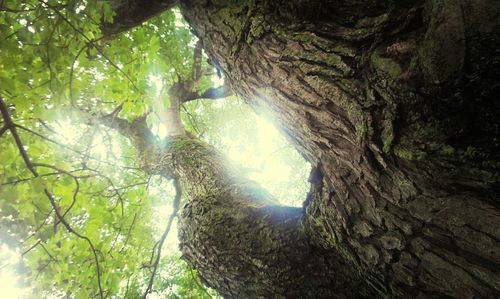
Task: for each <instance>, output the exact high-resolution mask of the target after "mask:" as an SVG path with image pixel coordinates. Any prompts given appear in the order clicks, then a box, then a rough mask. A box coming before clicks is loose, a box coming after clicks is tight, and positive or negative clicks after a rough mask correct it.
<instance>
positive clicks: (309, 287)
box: [176, 0, 500, 298]
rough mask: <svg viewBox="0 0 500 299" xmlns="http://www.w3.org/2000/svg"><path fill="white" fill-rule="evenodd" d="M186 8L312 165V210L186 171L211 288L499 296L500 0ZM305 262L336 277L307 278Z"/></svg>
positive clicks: (193, 4)
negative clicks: (296, 208)
mask: <svg viewBox="0 0 500 299" xmlns="http://www.w3.org/2000/svg"><path fill="white" fill-rule="evenodd" d="M181 9H182V12H183V14H184V16H185V17H186V19H187V20H188V22H189V24H190V25H191V26H192V28H193V30H194V31H195V32H196V34H197V35H198V36H199V38H200V39H201V41H202V43H203V45H204V48H205V50H206V51H207V53H208V55H209V56H210V57H211V59H212V61H214V62H215V63H216V64H217V65H218V67H219V68H220V69H221V70H222V71H223V72H224V73H225V75H226V76H227V77H228V79H229V80H230V81H231V85H232V86H233V88H234V89H235V91H236V92H237V93H238V94H240V95H241V96H242V97H243V98H244V99H245V100H246V101H247V102H248V103H250V104H251V105H253V106H254V107H256V108H257V109H260V111H264V112H265V113H269V114H271V115H272V116H273V117H275V118H276V119H277V120H278V122H279V123H280V125H281V127H282V128H283V130H284V131H285V132H286V133H288V135H289V137H290V139H291V140H292V141H293V142H294V144H295V145H296V146H297V148H298V149H299V151H300V152H301V153H302V154H303V155H304V156H305V157H307V158H308V160H309V161H310V162H311V163H312V164H313V165H315V169H314V170H313V173H312V175H311V180H312V183H313V184H312V190H311V193H310V195H309V196H308V198H307V200H306V202H305V205H304V207H305V208H304V211H303V213H304V214H303V216H302V217H301V216H299V215H300V212H297V211H293V210H290V211H289V212H288V213H285V212H283V211H285V210H286V209H284V208H277V207H275V206H274V205H273V204H272V203H268V202H265V203H259V202H258V201H257V203H253V202H254V201H253V200H252V201H250V200H248V199H249V198H253V197H252V196H250V195H248V196H243V198H240V197H239V196H238V195H237V194H236V193H235V192H232V191H231V190H232V187H230V188H229V189H224V188H215V189H214V190H212V189H211V188H212V187H214V186H218V185H219V183H218V181H217V180H222V181H223V182H226V183H227V182H230V178H229V177H224V178H223V179H221V178H218V177H217V176H215V175H211V176H202V175H197V174H196V173H190V171H189V170H187V169H190V168H189V167H187V166H182V165H188V164H182V163H181V164H178V165H177V166H176V171H177V172H178V173H182V174H184V175H185V177H186V178H188V177H189V179H185V180H184V183H183V185H184V188H186V190H187V193H188V195H189V197H190V203H189V204H188V205H187V206H186V207H185V209H184V212H183V216H182V221H181V229H180V230H181V233H180V236H181V240H182V241H181V242H182V245H181V249H182V251H183V253H184V254H185V256H186V258H187V259H188V260H189V261H191V262H192V263H193V264H194V266H195V267H196V268H197V269H199V271H200V274H201V275H202V277H203V278H204V279H205V280H206V282H207V283H208V284H209V285H210V286H212V287H214V288H216V289H217V290H218V291H220V292H221V293H222V294H223V295H225V296H226V297H233V298H242V297H243V298H244V297H248V298H253V297H288V298H294V297H302V298H330V297H332V296H333V295H332V294H338V296H339V297H342V296H346V297H356V296H358V295H360V296H361V295H364V296H375V295H374V294H376V295H377V296H378V297H400V298H447V297H452V298H498V297H499V296H500V250H499V248H500V229H499V227H500V211H499V207H500V204H499V201H498V194H499V187H498V186H499V184H498V177H499V172H498V169H499V165H500V163H499V162H500V159H499V155H500V141H499V139H498V137H497V136H500V132H499V131H500V123H499V122H500V117H499V115H500V113H499V111H500V109H499V101H498V100H497V99H496V98H495V95H497V94H499V92H500V90H499V89H500V88H499V83H498V79H497V78H498V77H499V70H500V65H499V64H500V60H499V59H498V49H499V48H500V3H498V1H492V0H463V1H458V0H457V1H453V0H441V1H438V0H436V1H416V2H411V3H410V2H408V1H403V2H399V1H398V3H397V4H396V3H389V4H386V3H383V2H379V1H352V2H351V1H326V2H325V1H305V0H304V1H277V2H276V1H250V0H249V1H206V0H189V1H181ZM185 146H188V147H189V146H194V147H196V145H191V143H188V144H187V145H185ZM179 154H180V155H188V152H185V151H182V153H179ZM202 156H203V155H202ZM208 156H210V155H207V157H208ZM185 160H186V161H187V162H185V163H200V164H197V165H196V168H192V169H204V167H205V164H204V163H208V164H210V163H211V162H207V160H204V159H201V160H198V159H194V158H193V159H189V158H187V159H185ZM183 161H184V159H183ZM189 161H190V162H189ZM183 163H184V162H183ZM210 165H211V166H210V167H209V168H212V166H213V170H215V172H214V174H215V173H217V172H218V171H217V170H218V169H222V168H221V167H222V166H220V165H219V164H217V165H215V164H214V165H212V164H210ZM181 177H182V176H181ZM206 180H214V182H213V185H210V184H209V185H208V186H212V187H210V188H207V187H200V186H207V185H203V184H202V182H206ZM181 181H182V179H181ZM197 181H198V182H200V183H199V184H198V183H196V182H197ZM193 182H194V184H192V183H193ZM232 184H233V182H231V184H229V185H228V184H222V185H224V186H232ZM213 192H215V193H213ZM252 205H255V207H253V208H252ZM270 215H271V216H270ZM284 215H286V217H285V216H284ZM261 227H262V229H260V228H261ZM290 240H293V241H290ZM250 244H253V245H250ZM290 244H291V245H290ZM269 248H271V250H269ZM330 259H331V261H330ZM311 263H314V265H313V264H311ZM295 265H300V266H299V267H298V268H295ZM308 265H313V266H312V267H313V269H314V268H316V267H317V269H325V268H321V266H323V267H325V265H326V269H328V270H327V271H325V272H322V273H324V274H321V273H316V274H314V273H313V274H311V275H309V274H307V275H306V276H304V277H301V276H300V273H311V272H310V271H311V270H312V269H310V268H308V267H309V266H308ZM328 265H335V266H334V267H328ZM296 269H300V271H299V273H297V274H294V275H292V277H295V280H294V279H291V281H293V283H289V282H288V281H287V279H288V278H289V276H287V275H289V274H288V273H292V272H293V271H294V270H296ZM290 271H292V272H290ZM278 273H279V274H278ZM283 273H284V274H283ZM297 275H299V276H297ZM344 275H345V276H344ZM274 277H276V278H274ZM297 277H300V278H297ZM360 280H361V284H360V282H359V281H360ZM358 287H359V288H358ZM357 288H358V289H357ZM316 290H318V292H317V293H313V292H314V291H316ZM356 290H359V291H358V292H357V291H356ZM358 293H360V294H358Z"/></svg>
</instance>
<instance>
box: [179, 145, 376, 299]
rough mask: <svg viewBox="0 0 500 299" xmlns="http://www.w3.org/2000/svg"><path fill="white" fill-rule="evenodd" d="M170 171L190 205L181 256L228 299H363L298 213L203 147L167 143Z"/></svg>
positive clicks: (183, 221)
mask: <svg viewBox="0 0 500 299" xmlns="http://www.w3.org/2000/svg"><path fill="white" fill-rule="evenodd" d="M171 140H174V141H172V143H171V144H173V146H171V150H170V156H171V157H172V165H173V169H174V171H175V173H176V174H177V175H178V177H179V179H180V182H181V185H182V190H183V192H185V194H186V195H187V197H188V199H189V201H188V203H187V204H186V205H185V206H184V207H183V210H182V215H181V216H180V221H179V239H180V249H181V251H182V253H183V257H184V258H185V259H186V260H188V262H190V263H191V264H192V265H193V266H194V267H196V269H197V270H198V271H199V273H200V275H201V277H202V278H203V279H204V281H205V283H206V284H208V285H209V286H211V287H213V288H215V289H217V291H218V292H220V293H221V294H222V295H224V296H225V297H228V298H360V297H361V298H362V297H365V296H366V297H367V298H370V297H372V296H371V295H373V294H372V291H371V290H370V289H367V288H365V287H364V286H363V285H362V284H361V279H360V277H359V275H358V274H357V273H356V272H352V269H351V268H350V265H349V264H346V263H345V262H344V260H343V259H341V258H339V257H338V256H336V255H335V254H332V252H329V251H327V250H323V249H321V248H317V247H313V246H311V244H310V242H309V237H308V236H307V234H305V231H304V229H303V227H302V226H301V221H302V219H303V216H304V213H303V211H302V209H300V208H293V207H285V206H281V205H279V204H276V203H274V202H273V201H272V197H271V195H269V194H267V193H266V192H265V191H264V190H262V189H260V187H259V186H257V185H255V183H252V182H251V181H248V180H245V179H242V178H241V176H239V175H238V173H237V172H236V171H235V170H233V169H231V168H230V167H228V162H227V161H225V160H224V159H223V158H222V157H221V156H220V155H219V154H218V153H217V152H216V151H215V149H213V148H211V147H210V146H208V145H207V144H205V143H203V142H201V141H199V140H195V139H189V138H186V137H181V138H179V137H177V138H173V139H171Z"/></svg>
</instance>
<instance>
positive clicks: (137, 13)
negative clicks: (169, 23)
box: [101, 0, 177, 38]
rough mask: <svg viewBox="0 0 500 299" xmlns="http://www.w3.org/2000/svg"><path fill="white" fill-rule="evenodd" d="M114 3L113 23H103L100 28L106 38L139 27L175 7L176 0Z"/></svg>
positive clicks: (143, 0)
mask: <svg viewBox="0 0 500 299" xmlns="http://www.w3.org/2000/svg"><path fill="white" fill-rule="evenodd" d="M114 3H115V4H118V6H117V7H116V8H115V12H116V15H115V17H114V18H113V23H104V24H103V25H102V27H101V28H102V32H103V33H104V35H105V36H106V38H111V37H113V36H115V35H117V34H119V33H122V32H125V31H127V30H129V29H132V28H134V27H136V26H139V25H141V24H142V23H143V22H145V21H147V20H148V19H150V18H152V17H154V16H157V15H159V14H160V13H162V12H164V11H165V10H167V9H170V8H172V7H174V6H175V5H177V0H142V1H141V0H129V1H114Z"/></svg>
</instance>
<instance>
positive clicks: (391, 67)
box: [371, 49, 402, 78]
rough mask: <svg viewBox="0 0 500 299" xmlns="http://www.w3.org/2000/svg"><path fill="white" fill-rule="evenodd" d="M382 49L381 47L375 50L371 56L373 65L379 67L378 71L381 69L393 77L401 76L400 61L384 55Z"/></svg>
mask: <svg viewBox="0 0 500 299" xmlns="http://www.w3.org/2000/svg"><path fill="white" fill-rule="evenodd" d="M380 51H381V50H380V49H378V50H376V51H374V52H373V54H372V56H371V61H372V64H373V66H374V67H375V68H376V69H377V71H380V72H382V73H384V74H386V75H387V76H389V77H391V78H397V77H399V76H400V75H401V73H402V70H401V66H400V65H399V63H397V62H396V61H394V60H392V59H390V58H386V57H383V56H382V55H381V53H380Z"/></svg>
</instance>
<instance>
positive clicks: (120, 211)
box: [0, 0, 305, 298]
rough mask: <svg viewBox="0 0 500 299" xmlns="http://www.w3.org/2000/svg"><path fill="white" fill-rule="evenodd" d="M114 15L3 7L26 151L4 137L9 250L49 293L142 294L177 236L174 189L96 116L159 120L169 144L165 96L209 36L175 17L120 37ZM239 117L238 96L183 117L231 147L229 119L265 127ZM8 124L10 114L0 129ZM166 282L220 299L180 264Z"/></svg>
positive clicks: (6, 81) (1, 81)
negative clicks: (168, 211)
mask: <svg viewBox="0 0 500 299" xmlns="http://www.w3.org/2000/svg"><path fill="white" fill-rule="evenodd" d="M112 17H113V10H112V9H111V7H110V5H109V3H108V2H106V1H98V0H85V1H77V0H67V1H64V0H26V1H14V0H4V1H0V40H1V41H2V42H1V43H0V97H1V99H3V100H4V101H5V103H6V104H5V107H6V108H7V110H8V113H9V114H10V116H11V117H12V120H13V122H14V123H15V125H16V127H15V128H16V131H17V134H18V136H19V137H20V140H21V141H22V146H21V147H20V146H19V144H16V142H15V140H14V138H12V137H14V132H13V131H12V130H10V128H9V130H0V132H1V134H0V161H1V164H0V184H1V185H0V216H1V217H2V218H1V219H0V224H1V226H3V227H9V230H10V231H9V236H7V237H6V238H5V239H4V240H2V242H7V243H9V244H13V245H14V246H17V247H20V248H21V249H22V255H23V258H24V260H25V261H26V265H27V267H28V269H29V273H28V274H27V277H28V278H27V279H28V280H29V281H30V282H31V284H32V285H33V287H34V288H35V289H36V292H39V293H43V294H47V295H49V294H64V295H65V296H67V297H68V298H91V297H96V296H97V297H99V296H101V297H109V298H136V297H141V296H142V293H143V291H144V290H145V288H146V285H147V283H148V280H149V277H150V275H151V273H152V269H151V268H152V260H153V256H154V254H155V250H154V249H155V246H156V244H157V242H158V240H159V239H160V238H159V236H160V235H161V234H162V231H163V229H164V224H163V223H160V224H161V225H160V224H159V223H156V221H155V219H158V218H157V217H152V216H153V215H155V213H157V210H158V209H160V208H161V209H165V207H168V206H170V204H171V202H172V200H173V197H174V192H173V190H172V187H171V186H170V185H169V183H168V182H165V181H164V180H163V181H162V180H161V179H160V178H155V177H148V176H147V175H146V174H145V173H144V172H143V171H142V170H141V169H140V168H139V166H138V165H137V161H136V158H135V153H134V151H135V149H134V148H133V147H132V146H131V144H130V142H129V141H128V140H127V139H125V138H124V137H123V136H121V135H119V134H117V133H116V132H114V131H113V130H111V129H109V128H105V127H103V126H101V125H99V123H98V122H96V119H97V118H98V117H99V116H101V115H106V114H110V113H112V112H113V111H117V110H115V109H116V108H117V107H121V110H120V111H119V115H120V117H123V118H126V119H129V120H132V119H135V118H137V117H138V116H140V115H143V114H144V113H146V112H150V114H149V115H150V116H148V121H149V124H150V125H151V126H153V127H156V128H157V129H158V133H159V134H160V130H161V125H160V114H161V112H162V110H163V109H165V107H166V106H168V94H167V93H166V87H168V86H171V85H172V84H173V83H175V82H177V81H178V80H179V78H185V77H187V76H189V74H190V72H191V69H192V65H193V57H192V56H193V54H192V53H193V48H194V45H195V43H196V39H195V37H194V36H192V35H191V34H190V32H189V28H188V27H187V26H186V25H185V24H184V23H183V22H182V20H181V19H180V16H179V13H178V12H177V11H175V10H171V11H167V12H165V13H164V14H162V15H161V16H159V17H156V18H154V19H152V20H150V21H148V22H147V23H145V24H143V25H142V26H140V27H137V28H135V29H133V30H131V31H129V32H127V33H125V34H122V35H120V36H119V37H116V38H114V39H112V40H107V39H105V38H103V37H102V35H101V32H100V24H101V22H103V21H107V22H109V21H111V20H112ZM202 72H203V74H204V76H203V79H202V80H201V81H200V82H198V85H197V86H196V87H195V89H196V90H200V91H202V90H205V89H206V88H208V87H210V86H212V85H213V78H212V77H213V74H214V69H213V67H211V66H210V65H209V64H208V63H207V61H206V60H205V59H204V60H203V65H202ZM222 108H223V109H225V110H221V109H222ZM217 111H219V112H217ZM220 111H222V112H220ZM237 111H240V112H241V113H248V108H246V107H244V106H242V104H241V103H240V102H239V101H237V100H236V99H234V98H232V99H228V100H226V101H224V102H222V103H220V102H219V103H217V102H213V101H192V102H190V103H188V104H186V105H185V107H184V111H183V112H184V114H183V119H184V122H185V125H186V127H187V129H189V130H190V131H192V132H194V133H195V134H197V135H199V136H202V137H203V138H205V139H207V140H209V141H210V142H212V143H214V144H215V145H218V146H220V147H221V148H224V143H223V142H220V141H218V140H219V138H220V137H221V135H222V134H224V132H225V131H224V130H223V129H222V128H221V127H222V125H221V122H220V121H219V119H220V118H222V116H221V113H222V114H224V118H225V119H226V120H227V123H228V124H230V125H229V126H233V127H234V126H238V127H239V129H240V130H241V131H242V132H245V130H247V131H248V130H249V129H250V128H251V127H252V120H251V119H249V120H248V121H247V122H241V121H240V122H236V121H233V122H231V121H230V117H234V115H237V114H238V113H236V112H237ZM7 125H8V123H7V120H6V119H5V117H4V118H3V119H2V122H1V123H0V129H1V128H6V127H7ZM160 135H161V134H160ZM242 136H244V134H243V135H242ZM226 147H227V145H226ZM22 150H24V151H25V152H26V154H27V157H28V159H29V161H28V162H30V163H32V166H33V170H34V171H35V173H37V175H34V173H33V171H30V169H29V168H30V167H29V165H28V163H27V161H26V160H25V159H23V157H22V155H21V154H20V153H21V152H22ZM296 158H297V157H295V159H296ZM303 171H305V170H303ZM52 200H53V201H52ZM58 214H59V215H62V216H63V217H62V218H63V219H64V221H62V220H61V219H60V218H59V217H58ZM163 219H164V220H165V222H166V217H163ZM158 272H159V273H158V275H157V276H158V277H157V281H156V283H155V285H154V290H155V291H156V292H157V294H160V295H162V296H166V297H167V298H178V297H181V298H203V297H204V296H205V297H208V295H207V293H206V290H205V289H204V288H203V287H202V286H201V285H200V283H199V281H198V278H197V277H196V276H197V275H196V274H195V273H194V271H193V270H191V269H190V268H189V267H188V266H187V265H185V264H183V263H181V262H180V261H179V259H178V257H177V255H174V256H168V257H164V258H163V259H162V262H161V263H160V269H159V271H158ZM212 296H215V294H213V293H212Z"/></svg>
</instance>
